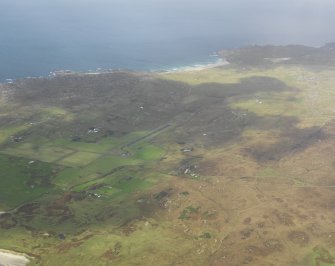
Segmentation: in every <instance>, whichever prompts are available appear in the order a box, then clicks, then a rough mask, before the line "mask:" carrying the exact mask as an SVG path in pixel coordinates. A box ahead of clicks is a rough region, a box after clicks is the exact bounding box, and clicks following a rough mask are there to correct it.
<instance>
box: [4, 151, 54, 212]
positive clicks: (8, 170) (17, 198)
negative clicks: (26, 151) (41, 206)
mask: <svg viewBox="0 0 335 266" xmlns="http://www.w3.org/2000/svg"><path fill="white" fill-rule="evenodd" d="M0 169H1V172H0V207H1V208H4V209H8V208H13V207H16V206H18V205H20V204H23V203H25V202H27V201H30V200H33V199H35V198H38V197H40V196H41V195H42V194H44V193H46V192H48V191H50V190H52V189H53V188H52V187H50V186H44V185H43V184H42V183H41V179H43V178H50V177H51V176H52V175H53V170H54V169H53V167H52V166H51V165H50V164H47V163H42V162H35V163H32V164H29V160H26V159H20V158H15V157H8V156H4V155H0Z"/></svg>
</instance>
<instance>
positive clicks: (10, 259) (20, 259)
mask: <svg viewBox="0 0 335 266" xmlns="http://www.w3.org/2000/svg"><path fill="white" fill-rule="evenodd" d="M29 262H30V259H29V256H28V255H26V254H23V253H17V252H14V251H11V250H5V249H0V265H4V266H7V265H8V266H9V265H15V266H25V265H27V264H28V263H29Z"/></svg>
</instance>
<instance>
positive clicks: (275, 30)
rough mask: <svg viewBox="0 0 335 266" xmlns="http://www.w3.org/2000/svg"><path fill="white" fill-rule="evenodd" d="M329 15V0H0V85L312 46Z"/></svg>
mask: <svg viewBox="0 0 335 266" xmlns="http://www.w3.org/2000/svg"><path fill="white" fill-rule="evenodd" d="M274 2H275V3H274ZM334 11H335V2H334V1H330V0H318V1H315V0H291V1H288V0H282V1H268V0H234V1H233V0H206V1H200V0H178V1H177V0H141V1H140V0H47V1H46V0H29V1H27V0H0V81H4V80H6V79H9V78H12V79H17V78H22V77H28V76H34V77H36V76H47V75H48V74H49V73H50V72H51V71H55V70H65V69H68V70H74V71H88V70H93V71H94V70H95V69H97V68H102V69H119V68H121V69H130V70H144V71H152V70H168V69H173V68H179V67H185V66H189V65H195V64H196V65H199V64H208V63H214V62H215V61H216V60H217V58H216V57H215V56H211V55H213V53H215V52H216V51H219V50H221V49H225V48H232V47H240V46H244V45H250V44H306V45H313V46H318V45H322V44H324V43H326V42H331V41H335V28H334V27H333V25H335V16H333V13H334Z"/></svg>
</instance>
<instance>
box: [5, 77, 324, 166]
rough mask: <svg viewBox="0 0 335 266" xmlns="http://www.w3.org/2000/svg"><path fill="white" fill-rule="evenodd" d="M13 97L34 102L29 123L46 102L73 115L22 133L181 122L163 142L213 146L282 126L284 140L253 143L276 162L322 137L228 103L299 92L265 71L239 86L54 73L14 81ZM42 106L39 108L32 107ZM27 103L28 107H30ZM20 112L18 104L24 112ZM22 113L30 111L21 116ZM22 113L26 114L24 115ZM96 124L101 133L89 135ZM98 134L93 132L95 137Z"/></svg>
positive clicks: (61, 133)
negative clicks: (253, 131)
mask: <svg viewBox="0 0 335 266" xmlns="http://www.w3.org/2000/svg"><path fill="white" fill-rule="evenodd" d="M12 87H13V88H14V93H13V95H12V98H11V101H12V102H13V103H17V104H20V105H21V106H25V107H26V109H27V108H28V107H31V108H32V112H36V113H35V114H30V115H29V116H27V117H26V118H25V119H26V122H27V123H28V122H38V121H39V120H40V119H41V118H42V117H43V116H45V114H44V113H43V112H44V108H46V110H47V108H50V107H58V108H61V109H64V110H66V111H67V112H68V113H69V114H71V115H72V117H73V118H72V120H65V119H64V118H63V117H62V116H52V115H51V118H50V119H47V120H45V121H44V122H43V123H40V124H39V125H38V127H37V126H35V127H31V128H30V129H28V130H27V131H26V132H24V133H22V135H24V138H27V139H29V138H30V137H36V136H41V137H46V138H49V139H53V138H70V139H75V140H77V141H84V142H98V141H100V140H101V139H103V138H106V137H109V136H122V135H125V134H127V133H130V132H133V131H138V130H147V131H150V130H152V129H155V128H157V127H160V126H162V125H164V124H167V123H176V124H178V125H179V126H178V127H177V129H176V130H175V131H174V132H171V134H169V135H168V136H165V137H166V139H165V140H162V141H166V142H167V143H168V142H172V143H173V142H178V143H186V144H190V145H192V144H193V143H196V142H197V143H202V145H203V146H204V147H207V148H209V149H210V148H211V147H215V146H220V145H224V144H225V143H227V142H232V141H237V140H238V138H239V137H240V135H241V133H242V132H243V131H244V130H245V129H248V128H252V129H258V130H280V131H281V132H282V133H281V138H280V141H279V142H278V143H277V144H275V145H273V146H271V147H254V148H253V149H252V150H251V151H250V152H249V153H250V154H251V155H252V156H253V157H254V158H255V159H256V160H258V161H266V160H277V159H279V158H281V157H282V156H285V155H286V154H288V153H290V152H293V151H297V150H302V149H304V148H306V147H308V146H309V145H310V144H312V143H314V142H315V140H316V139H319V138H320V137H321V135H322V133H320V132H319V133H317V134H316V133H315V131H317V129H316V128H306V129H298V128H297V127H296V125H297V123H298V122H299V121H298V120H297V119H296V118H294V117H287V116H258V115H256V114H254V113H252V112H249V111H248V110H236V109H232V108H231V107H230V103H231V102H233V101H236V100H239V99H245V98H248V99H249V98H252V97H255V99H256V98H257V95H256V94H257V93H260V92H262V93H266V94H267V95H268V96H269V97H271V94H272V93H280V92H284V91H292V92H294V91H296V88H291V87H289V86H287V85H286V84H285V83H283V82H282V81H280V80H278V79H275V78H269V77H262V76H255V77H250V78H245V79H242V80H241V81H240V82H239V83H237V84H235V83H233V84H221V83H203V84H200V85H196V86H191V85H189V84H186V83H182V82H177V81H169V80H163V79H157V78H154V76H152V75H149V74H137V73H127V72H116V73H110V74H101V75H68V76H60V77H56V78H53V79H29V80H22V81H19V82H16V83H15V84H13V85H12ZM35 106H38V107H39V108H38V109H34V107H35ZM26 109H25V110H26ZM18 111H19V110H18ZM23 117H24V114H23ZM22 119H24V118H22ZM90 128H99V133H96V134H91V135H89V137H88V135H87V131H88V130H89V129H90ZM92 136H93V137H92Z"/></svg>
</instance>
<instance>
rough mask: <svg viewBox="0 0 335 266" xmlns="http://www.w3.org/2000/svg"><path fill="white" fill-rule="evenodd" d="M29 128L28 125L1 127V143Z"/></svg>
mask: <svg viewBox="0 0 335 266" xmlns="http://www.w3.org/2000/svg"><path fill="white" fill-rule="evenodd" d="M27 128H29V126H28V125H16V126H10V127H6V128H1V130H0V144H1V143H4V142H6V141H8V140H9V138H10V137H11V136H13V135H16V134H19V133H20V132H22V131H24V130H26V129H27Z"/></svg>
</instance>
